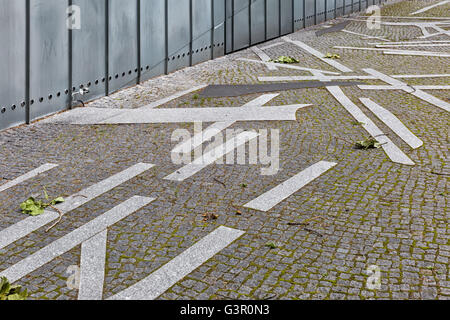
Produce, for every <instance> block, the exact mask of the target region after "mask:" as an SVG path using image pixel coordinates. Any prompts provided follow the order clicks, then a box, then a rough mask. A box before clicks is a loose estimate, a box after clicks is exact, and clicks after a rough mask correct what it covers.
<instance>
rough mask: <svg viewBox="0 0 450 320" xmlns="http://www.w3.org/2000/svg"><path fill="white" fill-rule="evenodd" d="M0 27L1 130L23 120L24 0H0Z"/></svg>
mask: <svg viewBox="0 0 450 320" xmlns="http://www.w3.org/2000/svg"><path fill="white" fill-rule="evenodd" d="M10 17H14V19H11V18H10ZM0 30H2V31H1V32H0V43H2V46H1V47H0V75H1V76H0V129H5V128H8V127H11V126H14V125H17V124H22V123H24V122H25V64H24V62H25V0H21V1H17V0H15V1H11V0H0Z"/></svg>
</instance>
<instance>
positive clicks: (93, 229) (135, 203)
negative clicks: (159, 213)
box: [0, 197, 155, 282]
mask: <svg viewBox="0 0 450 320" xmlns="http://www.w3.org/2000/svg"><path fill="white" fill-rule="evenodd" d="M154 200H155V199H153V198H145V197H132V198H131V199H129V200H127V201H125V202H123V203H121V204H120V205H118V206H117V207H115V208H113V209H111V210H110V211H108V212H105V213H104V214H102V215H101V216H99V217H97V218H95V219H94V220H92V221H90V222H88V223H86V224H85V225H83V226H82V227H80V228H78V229H76V230H74V231H72V232H71V233H69V234H67V235H65V236H64V237H62V238H59V239H58V240H56V241H54V242H52V243H51V244H49V245H48V246H46V247H45V248H43V249H41V250H39V251H37V252H35V253H34V254H32V255H30V256H28V257H27V258H25V259H23V260H21V261H20V262H18V263H16V264H15V265H13V266H11V267H10V268H8V269H6V270H4V271H3V272H1V273H0V277H6V278H8V279H9V281H11V282H16V281H17V280H20V279H22V278H23V277H25V276H26V275H28V274H30V273H31V272H33V271H35V270H37V269H38V268H40V267H42V266H43V265H45V264H47V263H49V262H50V261H52V260H53V259H55V258H57V257H59V256H60V255H62V254H64V253H66V252H67V251H69V250H71V249H73V248H74V247H76V246H77V245H80V244H81V243H83V242H84V241H86V240H88V239H90V238H91V237H93V236H94V235H96V234H98V233H100V232H102V231H103V230H105V229H106V228H108V227H110V226H112V225H114V224H116V223H117V222H119V221H120V220H122V219H124V218H126V217H128V216H129V215H131V214H132V213H134V212H136V211H137V210H139V209H141V208H143V207H145V206H146V205H148V204H149V203H151V202H152V201H154Z"/></svg>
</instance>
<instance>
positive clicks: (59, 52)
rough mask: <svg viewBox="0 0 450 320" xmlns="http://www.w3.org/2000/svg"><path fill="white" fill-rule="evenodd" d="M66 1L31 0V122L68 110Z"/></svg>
mask: <svg viewBox="0 0 450 320" xmlns="http://www.w3.org/2000/svg"><path fill="white" fill-rule="evenodd" d="M66 10H67V1H61V0H31V18H30V30H31V34H30V49H31V57H30V68H31V73H30V83H31V90H30V104H31V106H30V118H31V119H36V118H39V117H42V116H45V115H48V114H51V113H54V112H57V111H60V110H63V109H65V107H66V105H67V101H68V96H67V94H68V93H69V91H68V86H69V77H68V69H69V56H68V43H69V33H68V29H67V24H66V16H67V14H66Z"/></svg>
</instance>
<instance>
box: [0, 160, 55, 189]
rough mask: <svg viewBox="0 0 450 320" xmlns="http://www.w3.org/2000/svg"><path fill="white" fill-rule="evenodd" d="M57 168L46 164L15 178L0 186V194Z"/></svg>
mask: <svg viewBox="0 0 450 320" xmlns="http://www.w3.org/2000/svg"><path fill="white" fill-rule="evenodd" d="M57 166H58V165H57V164H51V163H46V164H44V165H42V166H40V167H39V168H37V169H34V170H31V171H30V172H28V173H25V174H24V175H21V176H20V177H17V178H16V179H14V180H11V181H9V182H7V183H5V184H2V185H0V192H2V191H5V190H7V189H9V188H12V187H14V186H16V185H18V184H20V183H22V182H25V181H27V180H29V179H32V178H34V177H36V176H38V175H40V174H41V173H44V172H47V171H49V170H51V169H53V168H56V167H57Z"/></svg>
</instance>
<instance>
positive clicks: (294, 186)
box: [244, 161, 337, 212]
mask: <svg viewBox="0 0 450 320" xmlns="http://www.w3.org/2000/svg"><path fill="white" fill-rule="evenodd" d="M336 165H337V163H334V162H326V161H320V162H318V163H316V164H314V165H312V166H311V167H309V168H307V169H305V170H304V171H302V172H300V173H299V174H297V175H296V176H294V177H292V178H290V179H289V180H287V181H285V182H283V183H282V184H280V185H278V186H277V187H275V188H273V189H272V190H270V191H268V192H266V193H264V194H263V195H261V196H259V197H258V198H256V199H254V200H252V201H250V202H249V203H247V204H246V205H245V206H244V207H246V208H250V209H254V210H259V211H264V212H267V211H269V210H270V209H272V208H273V207H275V206H276V205H278V204H279V203H281V202H282V201H284V200H286V199H287V198H288V197H290V196H292V195H293V194H294V193H296V192H297V191H299V190H300V189H301V188H303V187H304V186H306V185H307V184H309V183H311V182H312V181H314V180H315V179H317V178H318V177H320V176H321V175H322V174H324V173H325V172H327V171H328V170H330V169H331V168H333V167H334V166H336Z"/></svg>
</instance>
